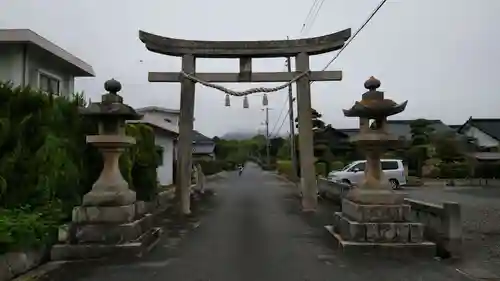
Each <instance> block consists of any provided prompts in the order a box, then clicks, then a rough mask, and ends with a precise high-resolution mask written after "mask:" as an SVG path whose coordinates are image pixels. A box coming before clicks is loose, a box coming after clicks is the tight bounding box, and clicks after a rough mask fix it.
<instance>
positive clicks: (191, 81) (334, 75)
mask: <svg viewBox="0 0 500 281" xmlns="http://www.w3.org/2000/svg"><path fill="white" fill-rule="evenodd" d="M350 36H351V29H345V30H342V31H340V32H336V33H332V34H328V35H325V36H320V37H315V38H306V39H297V40H273V41H195V40H183V39H175V38H170V37H162V36H158V35H155V34H151V33H147V32H144V31H139V38H140V40H141V41H142V42H143V43H144V44H145V45H146V48H147V49H148V50H150V51H152V52H155V53H159V54H164V55H169V56H176V57H182V71H181V72H149V76H148V80H149V82H180V83H181V106H180V120H179V141H178V144H179V147H178V161H177V173H178V177H177V179H178V186H177V191H176V194H177V196H180V204H181V210H182V212H183V213H184V214H189V213H190V205H189V204H190V198H189V196H190V194H189V187H190V177H191V160H192V153H191V149H192V132H193V121H194V101H195V100H194V98H195V95H194V92H195V83H196V82H199V83H201V84H203V85H206V86H209V87H213V88H217V89H220V90H221V89H222V88H223V87H221V86H219V85H214V84H211V83H235V82H287V83H286V84H285V85H284V86H280V87H276V88H272V89H267V92H270V91H276V90H279V89H282V88H285V87H286V86H288V84H290V83H293V82H296V83H297V107H298V109H297V111H298V121H299V151H300V171H301V188H302V194H303V196H302V208H303V211H314V210H315V209H316V206H317V203H318V202H317V197H316V196H317V195H316V194H317V187H316V174H315V169H314V152H313V132H312V122H311V87H310V83H311V81H340V80H342V72H341V71H310V70H309V56H311V55H319V54H323V53H327V52H331V51H335V50H339V49H340V48H342V46H344V43H345V42H346V40H347V39H348V38H349V37H350ZM292 56H293V57H295V62H296V71H295V72H260V73H252V58H277V57H292ZM196 58H237V59H239V61H240V72H239V73H196V71H195V60H196ZM228 91H230V90H227V91H226V93H229V94H231V92H228ZM259 91H262V89H261V88H260V89H259V88H257V89H251V90H249V91H245V92H243V93H240V94H241V95H244V96H246V95H248V94H251V93H255V92H259ZM233 93H234V92H233Z"/></svg>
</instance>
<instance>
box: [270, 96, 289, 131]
mask: <svg viewBox="0 0 500 281" xmlns="http://www.w3.org/2000/svg"><path fill="white" fill-rule="evenodd" d="M287 101H288V99H285V103H284V104H283V105H282V106H281V111H280V114H279V115H278V119H276V122H275V123H274V126H273V129H272V130H271V135H272V134H274V129H276V127H277V125H278V123H279V122H280V119H281V115H282V114H283V112H284V109H285V108H286V107H285V106H286V104H287ZM283 119H286V115H285V118H283Z"/></svg>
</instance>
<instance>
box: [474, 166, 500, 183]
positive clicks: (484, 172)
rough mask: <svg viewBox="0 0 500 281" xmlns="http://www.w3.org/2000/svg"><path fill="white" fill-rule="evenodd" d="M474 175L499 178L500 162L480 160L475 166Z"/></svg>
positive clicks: (484, 177)
mask: <svg viewBox="0 0 500 281" xmlns="http://www.w3.org/2000/svg"><path fill="white" fill-rule="evenodd" d="M474 177H476V178H483V179H493V178H496V179H498V178H500V164H499V163H488V162H485V163H481V162H480V163H478V164H477V165H476V166H475V167H474Z"/></svg>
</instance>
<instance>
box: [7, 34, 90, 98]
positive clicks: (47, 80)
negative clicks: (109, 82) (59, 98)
mask: <svg viewBox="0 0 500 281" xmlns="http://www.w3.org/2000/svg"><path fill="white" fill-rule="evenodd" d="M0 62H1V63H0V81H10V82H12V83H13V84H14V86H23V87H25V86H30V87H32V88H36V89H40V90H42V91H45V92H47V93H52V94H56V95H63V96H68V95H70V94H72V93H73V92H74V81H75V77H93V76H95V74H94V70H93V69H92V66H90V65H89V64H87V63H86V62H84V61H82V60H80V59H79V58H77V57H75V56H74V55H72V54H70V53H69V52H67V51H65V50H64V49H62V48H61V47H59V46H57V45H55V44H54V43H52V42H50V41H49V40H47V39H45V38H43V37H42V36H40V35H38V34H36V33H35V32H33V31H31V30H29V29H0Z"/></svg>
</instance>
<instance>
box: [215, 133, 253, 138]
mask: <svg viewBox="0 0 500 281" xmlns="http://www.w3.org/2000/svg"><path fill="white" fill-rule="evenodd" d="M255 135H257V133H256V132H228V133H225V134H224V135H222V136H221V137H220V138H221V139H225V140H247V139H251V138H253V137H255Z"/></svg>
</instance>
